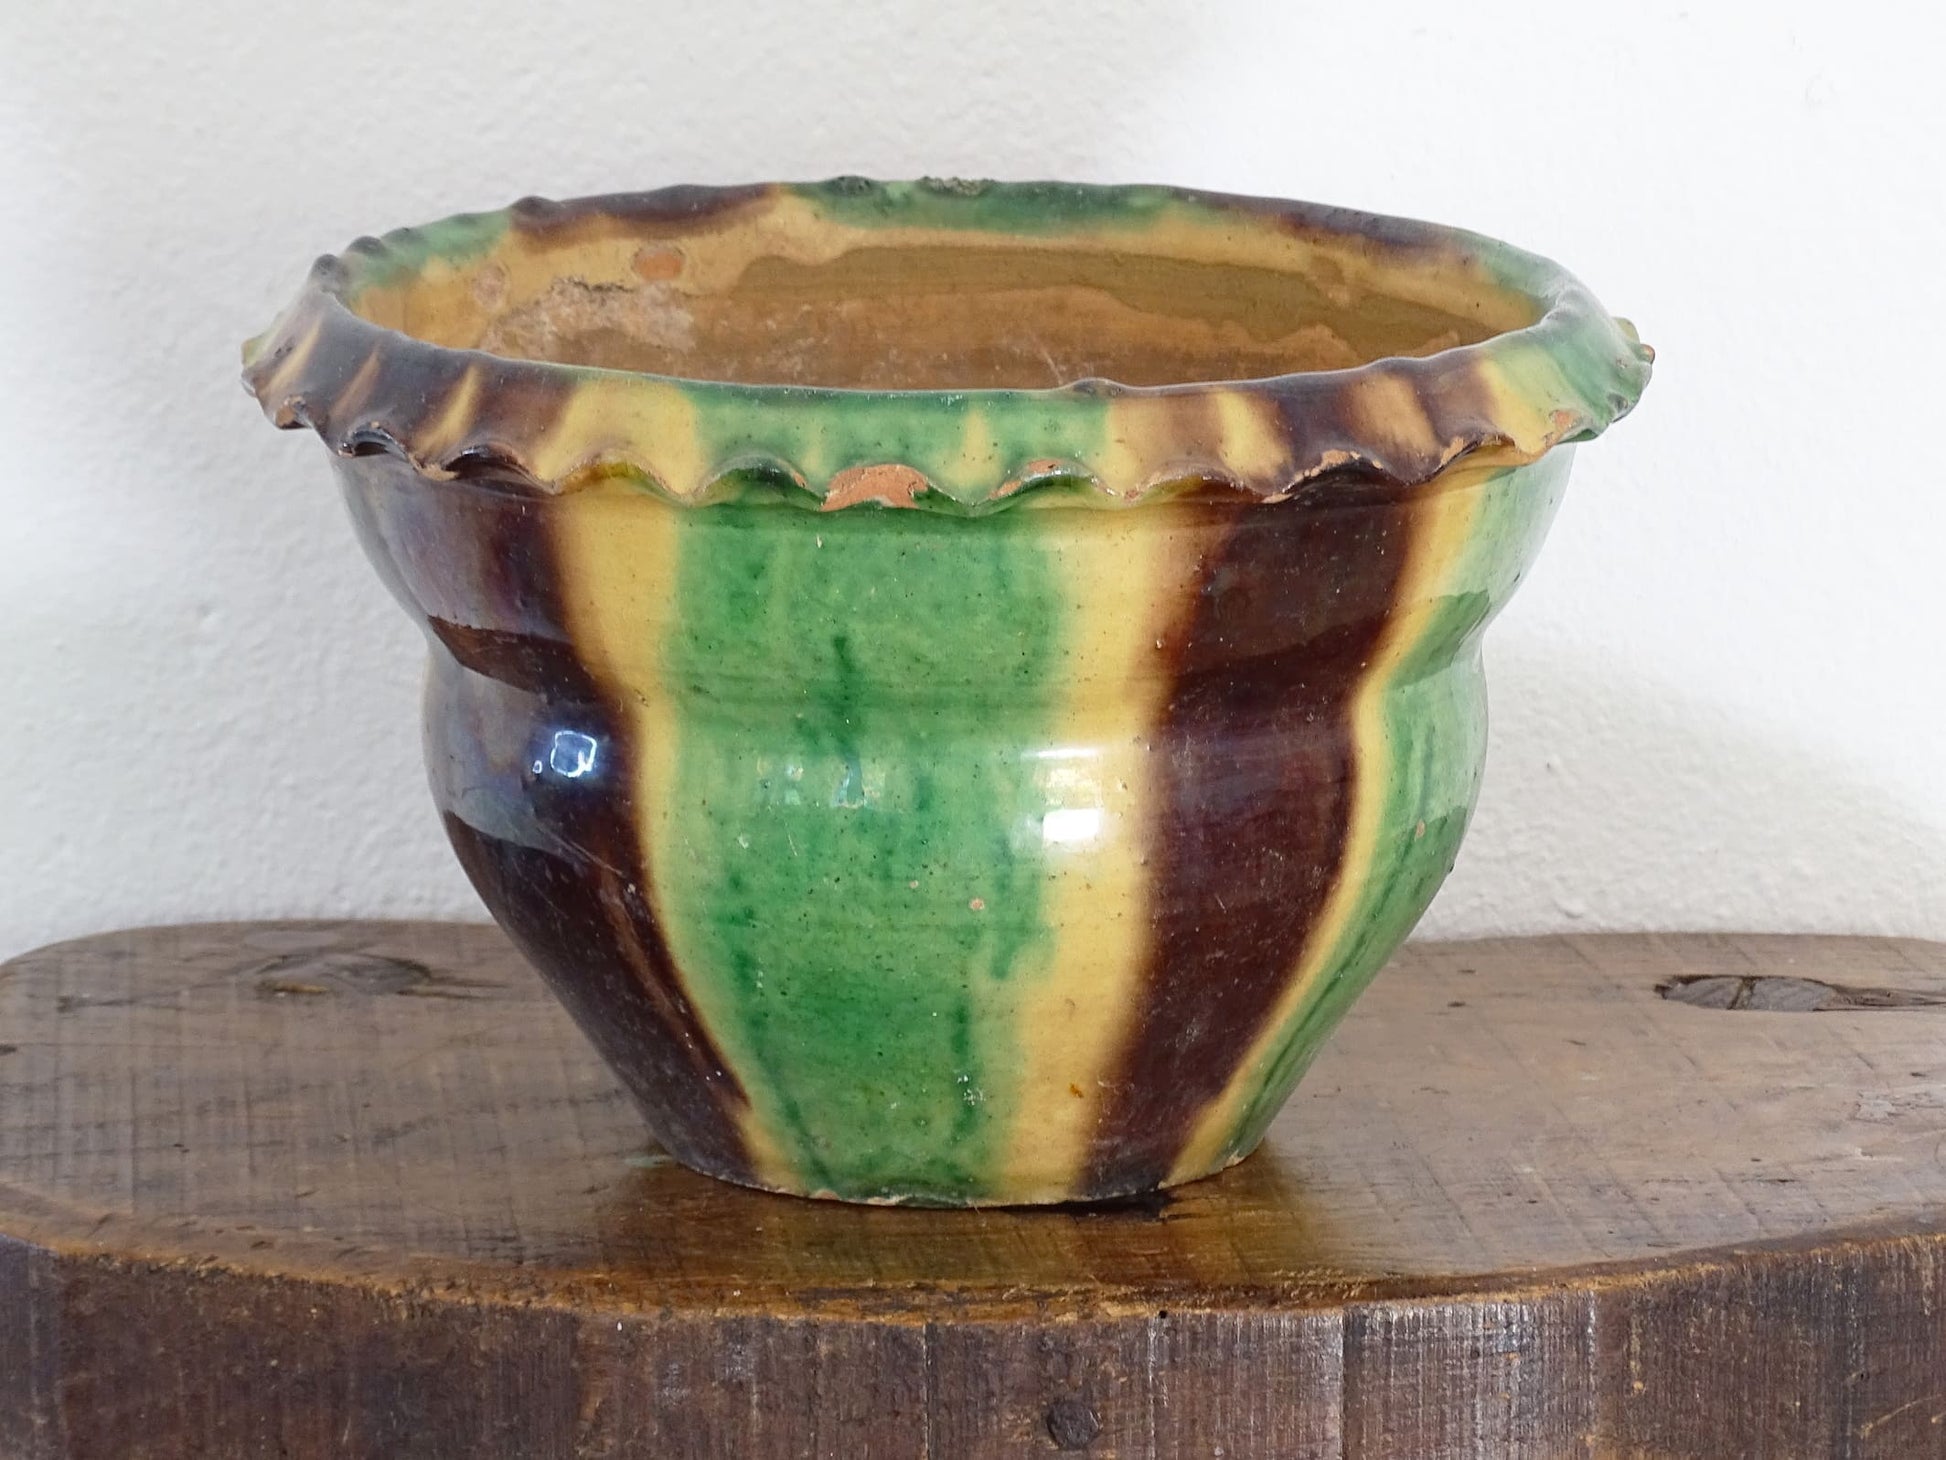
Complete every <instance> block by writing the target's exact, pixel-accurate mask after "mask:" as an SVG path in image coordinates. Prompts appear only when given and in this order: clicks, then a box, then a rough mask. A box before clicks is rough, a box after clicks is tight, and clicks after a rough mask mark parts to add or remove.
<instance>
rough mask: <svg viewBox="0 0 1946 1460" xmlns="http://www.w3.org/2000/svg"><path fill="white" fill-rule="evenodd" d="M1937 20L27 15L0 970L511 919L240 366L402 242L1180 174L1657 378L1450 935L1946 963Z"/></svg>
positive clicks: (1510, 642) (1492, 652)
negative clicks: (1279, 200)
mask: <svg viewBox="0 0 1946 1460" xmlns="http://www.w3.org/2000/svg"><path fill="white" fill-rule="evenodd" d="M1939 15H1940V12H1939V11H1938V9H1937V8H1936V7H1920V6H1917V5H1907V6H1893V5H1889V4H1888V5H1885V6H1884V7H1882V13H1880V14H1877V15H1874V14H1873V6H1871V5H1869V4H1865V5H1859V4H1854V5H1848V6H1837V7H1834V6H1830V5H1828V4H1824V3H1812V0H1775V3H1772V4H1768V5H1760V4H1757V3H1754V0H1752V3H1748V4H1744V5H1732V4H1727V3H1725V4H1711V3H1708V0H1696V3H1693V4H1690V5H1684V6H1676V5H1669V4H1663V3H1654V0H1648V3H1635V4H1630V5H1614V4H1603V5H1581V4H1565V5H1556V6H1545V7H1538V8H1537V7H1536V6H1534V5H1533V4H1531V3H1504V0H1503V3H1493V4H1470V5H1466V6H1459V5H1439V6H1430V5H1429V6H1425V7H1410V6H1401V5H1396V4H1387V3H1364V4H1356V5H1354V4H1345V3H1342V0H1332V3H1329V4H1313V3H1308V0H1306V3H1288V4H1276V5H1272V4H1256V3H1252V4H1241V3H1224V0H1214V3H1192V0H1181V3H1165V0H1067V3H1066V4H1062V5H1049V4H1046V3H1045V0H986V3H984V4H981V5H978V6H967V7H959V6H945V5H936V4H931V3H923V4H922V3H919V0H911V3H905V4H900V3H893V0H850V3H836V0H817V3H812V0H777V3H771V4H763V5H754V4H753V5H739V4H733V3H726V0H715V3H701V0H697V3H685V4H679V5H678V4H670V3H666V0H614V3H610V4H603V5H586V6H574V5H565V4H564V5H548V6H538V5H537V6H533V7H531V8H524V9H523V8H521V7H518V6H516V5H513V4H510V3H499V4H495V3H481V0H468V3H461V0H416V3H414V4H412V5H409V6H408V5H402V4H396V3H377V0H335V3H333V4H331V5H329V6H324V5H304V6H298V5H292V4H279V3H268V0H255V3H250V4H241V3H239V4H234V5H215V4H206V5H166V4H158V5H127V4H117V5H113V6H109V5H102V4H98V3H74V0H69V3H65V4H63V5H59V6H56V5H54V4H42V3H38V0H8V3H6V4H4V5H0V506H4V509H5V510H4V513H0V612H3V613H4V619H3V620H0V622H3V623H4V633H0V746H4V749H5V759H6V765H7V774H6V776H5V781H4V790H0V953H8V952H13V951H16V950H18V949H20V948H23V947H25V946H27V945H30V944H33V943H36V942H39V941H43V940H46V939H50V938H54V937H57V936H63V935H68V934H75V933H80V932H85V931H88V930H92V929H97V928H104V927H108V926H110V925H114V924H127V923H135V922H143V921H155V920H165V919H189V918H210V917H225V916H239V915H252V916H257V915H272V914H308V913H348V912H356V913H370V914H379V913H387V914H424V913H442V914H463V915H474V914H475V910H476V909H475V904H474V902H473V900H472V897H471V894H470V893H469V892H468V890H467V888H466V886H465V884H464V883H463V882H462V881H461V878H460V876H459V873H458V871H457V870H456V868H455V867H454V865H453V863H452V862H451V860H450V858H449V855H448V853H447V851H446V848H445V846H444V843H443V841H442V839H441V836H440V833H439V829H438V826H437V824H436V822H435V820H434V817H433V814H432V812H431V809H430V802H429V800H428V798H427V797H426V795H425V794H424V792H423V790H422V787H421V778H420V777H421V773H420V767H419V759H418V728H417V713H418V710H417V691H418V679H419V659H420V647H419V643H418V639H417V636H416V634H415V632H414V630H413V629H412V628H411V627H410V626H409V625H408V624H407V622H406V620H405V618H404V616H403V615H402V614H401V613H400V612H399V611H398V610H397V609H396V608H395V607H394V606H393V605H392V603H391V602H390V600H389V599H388V598H387V597H386V596H385V594H384V593H383V592H382V591H381V589H380V588H379V586H378V583H377V581H376V580H375V579H374V577H373V576H372V574H371V573H370V571H369V570H368V569H367V568H366V566H365V564H364V562H363V561H362V560H361V558H360V556H359V552H358V549H357V548H356V546H355V545H354V543H353V541H352V534H351V531H350V529H349V527H348V525H347V524H346V522H345V520H344V517H343V514H342V510H341V508H340V507H339V505H338V502H337V500H336V498H335V495H334V489H333V486H332V483H331V481H330V480H329V475H328V472H327V469H326V466H325V462H324V458H323V453H322V450H321V448H319V447H318V446H317V445H316V443H315V442H314V441H312V440H309V439H306V438H302V437H297V436H284V435H279V434H277V433H275V432H273V431H271V430H270V429H269V428H268V427H267V426H266V425H265V424H264V423H263V422H262V421H261V420H260V419H259V418H258V416H257V412H256V408H255V407H254V405H252V404H251V403H250V402H249V400H248V399H247V398H246V397H245V396H244V394H243V393H242V391H241V390H240V389H239V388H238V386H237V384H236V379H235V377H236V355H237V343H238V341H240V340H241V339H242V338H244V336H246V335H248V334H251V333H254V332H255V331H256V330H258V329H259V328H261V327H262V326H263V325H264V324H266V323H267V322H268V321H269V319H270V317H271V315H272V314H273V312H274V311H275V310H276V309H277V308H279V307H280V306H281V305H282V304H283V303H284V302H285V300H286V299H287V298H288V297H289V296H290V295H291V293H292V292H293V291H294V290H295V288H296V286H297V284H298V282H299V280H300V278H301V276H302V274H303V271H304V268H305V266H306V265H307V264H308V263H309V261H310V259H311V258H312V256H314V255H315V254H317V253H319V252H321V251H323V250H325V249H328V248H336V247H337V246H339V245H341V244H343V243H345V242H347V241H349V240H350V239H351V238H352V237H354V236H355V235H357V234H359V233H363V232H368V231H378V230H382V229H384V228H388V227H392V226H394V225H398V224H403V223H413V222H421V221H425V220H428V219H431V218H435V217H438V216H441V215H443V214H445V213H449V212H452V211H455V210H458V209H462V208H480V207H492V206H497V205H499V204H501V203H503V202H506V201H509V200H511V199H512V198H514V197H517V196H519V195H520V194H523V193H527V192H548V193H553V194H556V195H570V194H576V193H586V192H595V191H604V190H612V189H618V188H629V187H644V186H652V185H657V184H661V183H666V182H672V181H717V180H725V181H727V180H743V179H756V178H766V177H786V178H797V177H819V176H826V175H829V174H832V173H837V172H864V173H873V174H879V175H890V176H900V175H913V174H918V173H939V174H958V175H966V176H980V175H992V176H1001V177H1021V176H1056V177H1071V178H1084V179H1101V180H1150V181H1167V182H1182V183H1190V184H1196V185H1201V186H1206V187H1215V188H1226V189H1234V190H1244V191H1258V192H1268V193H1282V194H1287V195H1295V196H1300V197H1312V198H1318V199H1322V200H1325V201H1330V202H1339V203H1348V204H1353V205H1357V206H1362V207H1367V208H1373V209H1377V210H1381V211H1388V212H1400V213H1408V214H1416V215H1420V216H1424V217H1430V218H1434V219H1438V220H1441V221H1446V222H1456V223H1463V224H1467V225H1470V226H1472V227H1475V228H1479V229H1482V230H1484V231H1487V232H1489V233H1494V234H1498V235H1500V236H1503V237H1505V238H1508V239H1511V240H1513V241H1515V242H1518V243H1520V244H1523V245H1525V246H1528V247H1530V248H1534V249H1536V250H1538V251H1540V252H1543V253H1546V254H1549V255H1551V256H1553V257H1555V258H1557V259H1559V260H1561V261H1562V262H1564V263H1566V264H1567V265H1568V266H1569V267H1570V268H1573V269H1574V270H1576V271H1577V272H1578V273H1580V274H1581V275H1582V277H1583V278H1585V279H1586V280H1587V281H1588V282H1589V283H1590V284H1591V285H1593V286H1594V288H1595V289H1596V291H1597V292H1598V293H1599V294H1600V295H1601V297H1602V298H1603V299H1604V300H1605V301H1606V302H1607V303H1608V304H1609V306H1610V307H1611V308H1613V309H1615V310H1617V311H1618V312H1620V313H1624V314H1627V315H1630V316H1631V317H1633V318H1634V319H1635V320H1636V321H1637V323H1638V324H1639V325H1640V327H1641V329H1642V332H1643V334H1644V336H1645V338H1647V339H1649V340H1650V341H1651V342H1653V343H1654V344H1655V345H1656V346H1658V347H1659V349H1660V350H1661V352H1662V362H1661V364H1660V366H1659V368H1658V372H1657V377H1656V380H1655V383H1654V385H1653V386H1652V387H1651V389H1650V391H1649V394H1648V397H1647V399H1646V401H1645V402H1644V404H1643V406H1642V409H1641V410H1640V411H1639V412H1638V414H1637V415H1636V416H1635V417H1634V418H1633V419H1631V420H1629V421H1626V422H1624V423H1623V424H1622V425H1621V426H1620V427H1619V428H1617V429H1616V430H1615V431H1614V433H1613V434H1612V435H1611V436H1609V437H1608V438H1607V439H1605V440H1603V441H1602V442H1600V443H1598V444H1597V445H1595V446H1593V447H1590V448H1588V449H1587V450H1585V451H1583V452H1582V454H1581V457H1580V462H1579V465H1578V469H1577V478H1576V481H1575V484H1574V487H1573V488H1572V489H1571V491H1570V493H1569V499H1568V503H1567V506H1566V507H1565V509H1564V510H1563V512H1562V514H1561V517H1560V519H1559V521H1558V524H1557V526H1556V528H1555V530H1554V535H1553V538H1552V540H1551V542H1550V544H1549V546H1548V549H1547V551H1546V553H1545V554H1544V555H1543V557H1542V560H1541V565H1540V567H1539V569H1538V571H1537V572H1536V573H1535V575H1534V576H1533V577H1532V579H1531V580H1530V582H1529V584H1528V586H1527V587H1526V588H1525V589H1524V590H1523V592H1522V594H1521V596H1520V597H1519V598H1518V599H1517V600H1516V602H1515V604H1514V606H1513V607H1512V608H1511V609H1510V610H1509V611H1508V612H1507V614H1506V615H1505V616H1504V617H1503V618H1502V620H1501V621H1500V623H1499V624H1498V625H1497V627H1496V629H1495V630H1494V634H1493V638H1492V640H1491V642H1490V645H1489V651H1488V652H1489V661H1490V665H1491V676H1492V683H1493V690H1494V716H1495V723H1494V749H1493V754H1492V760H1491V764H1490V770H1489V773H1488V777H1487V785H1486V790H1485V796H1484V800H1483V803H1482V806H1481V810H1480V814H1479V818H1478V820H1477V822H1476V824H1475V829H1474V831H1473V834H1472V837H1471V839H1470V841H1469V842H1468V845H1467V848H1466V850H1465V852H1464V853H1463V854H1462V857H1461V861H1460V865H1459V868H1458V870H1457V871H1456V872H1455V874H1454V876H1453V879H1452V882H1451V884H1450V885H1449V886H1448V888H1447V890H1446V892H1445V893H1444V894H1443V895H1442V897H1441V898H1440V900H1439V902H1438V904H1437V905H1436V907H1435V910H1434V912H1433V913H1432V915H1431V918H1430V920H1429V923H1428V928H1429V929H1430V930H1436V931H1438V932H1440V933H1448V934H1453V933H1471V932H1486V931H1496V930H1529V929H1547V928H1561V927H1584V928H1634V927H1725V926H1744V927H1767V928H1783V929H1806V928H1826V929H1866V930H1892V931H1905V932H1913V933H1928V934H1933V935H1938V936H1946V644H1942V640H1943V639H1946V571H1942V561H1943V560H1946V404H1942V390H1943V389H1946V386H1942V383H1941V377H1940V371H1939V369H1938V366H1937V362H1938V360H1939V358H1940V355H1939V351H1940V349H1941V337H1942V334H1943V333H1946V285H1942V279H1946V180H1942V173H1941V170H1940V162H1939V153H1938V150H1937V149H1938V147H1939V144H1940V142H1941V139H1942V138H1946V86H1942V85H1940V83H1939V79H1938V75H1937V71H1936V68H1937V65H1938V57H1939V56H1940V54H1941V53H1942V52H1946V23H1942V21H1941V20H1940V19H1939Z"/></svg>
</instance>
